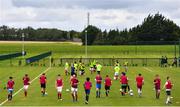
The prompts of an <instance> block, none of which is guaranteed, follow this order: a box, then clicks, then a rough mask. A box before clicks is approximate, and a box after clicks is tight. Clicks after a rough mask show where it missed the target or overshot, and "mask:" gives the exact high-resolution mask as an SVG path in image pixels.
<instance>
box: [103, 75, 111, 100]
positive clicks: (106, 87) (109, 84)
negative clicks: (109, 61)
mask: <svg viewBox="0 0 180 107" xmlns="http://www.w3.org/2000/svg"><path fill="white" fill-rule="evenodd" d="M104 84H105V90H106V92H105V93H106V96H107V97H108V96H109V91H110V87H111V85H112V80H111V78H110V77H109V75H106V78H105V82H104Z"/></svg>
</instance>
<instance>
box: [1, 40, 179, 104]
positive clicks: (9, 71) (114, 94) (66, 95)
mask: <svg viewBox="0 0 180 107" xmlns="http://www.w3.org/2000/svg"><path fill="white" fill-rule="evenodd" d="M21 45H22V44H20V43H0V54H6V53H11V52H12V53H13V52H19V51H21ZM84 48H85V47H84V46H80V45H76V44H71V43H25V50H26V51H27V56H25V57H30V56H33V55H37V54H39V53H43V52H47V51H49V50H52V52H53V56H52V57H54V58H60V57H65V58H79V57H81V56H82V57H84ZM136 50H137V51H136ZM177 51H178V50H177ZM162 55H167V56H168V57H174V46H173V45H166V46H160V45H156V46H154V45H153V46H151V45H146V46H88V57H96V58H112V57H113V56H114V57H117V58H149V57H150V58H159V57H161V56H162ZM14 63H16V65H17V62H13V64H14ZM46 63H48V62H46ZM48 64H49V63H48ZM16 65H14V66H10V60H5V61H0V104H2V103H3V106H86V105H85V104H84V98H85V96H84V89H83V83H84V81H85V78H86V77H87V76H88V77H90V78H91V81H92V83H93V87H92V90H91V95H90V101H89V105H88V106H164V105H165V98H166V96H165V90H162V91H161V97H160V99H159V100H156V99H155V92H154V90H153V79H154V76H155V74H159V75H160V76H161V79H162V85H163V84H164V82H165V79H166V76H170V77H171V78H172V81H173V83H174V87H173V90H172V96H173V99H172V101H173V104H172V105H173V106H180V91H179V89H180V82H179V81H180V78H179V73H180V69H179V68H170V67H168V68H160V67H150V66H147V67H142V66H138V67H132V66H131V67H129V72H128V73H127V76H128V77H129V79H130V81H129V84H130V86H131V88H132V89H133V91H134V96H129V95H127V96H125V97H122V96H121V95H120V92H119V89H120V84H119V80H118V81H115V80H113V85H112V87H111V92H110V96H109V97H105V93H104V88H102V90H101V93H102V97H101V98H100V99H96V97H95V81H94V79H95V75H96V74H92V75H91V74H90V72H89V67H86V74H85V76H78V79H79V81H80V84H79V90H78V95H79V101H78V102H77V103H73V102H72V98H71V94H70V92H66V91H65V90H66V89H70V84H69V78H70V76H65V75H64V68H63V67H59V66H56V67H51V68H49V66H16ZM123 70H124V69H123V68H121V71H123ZM42 72H46V75H47V81H48V82H47V92H48V96H45V97H42V96H41V93H40V85H39V79H38V76H39V75H40V74H41V73H42ZM25 73H28V74H29V76H30V78H31V80H33V82H32V83H31V85H30V87H29V90H28V97H27V98H25V97H24V96H23V90H22V87H23V83H22V77H23V76H24V74H25ZM138 73H142V75H143V76H144V78H145V85H144V87H143V97H142V98H138V95H137V89H136V84H135V77H136V75H137V74H138ZM57 74H61V75H62V77H63V79H64V83H65V86H64V88H63V101H58V100H57V95H56V89H55V87H54V82H55V79H56V76H57ZM106 74H109V75H110V77H111V78H113V74H114V72H113V67H112V66H103V69H102V77H103V78H104V77H105V75H106ZM9 76H13V77H14V80H15V83H16V84H15V91H14V93H15V96H14V97H13V101H12V102H8V101H7V102H6V101H5V100H6V97H7V90H6V89H4V87H5V84H6V82H7V80H8V77H9ZM4 101H5V102H4Z"/></svg>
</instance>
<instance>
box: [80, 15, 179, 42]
mask: <svg viewBox="0 0 180 107" xmlns="http://www.w3.org/2000/svg"><path fill="white" fill-rule="evenodd" d="M85 31H87V38H88V45H93V44H94V45H119V44H135V43H137V42H136V41H144V43H142V44H145V42H146V44H147V41H148V42H149V44H152V43H153V42H152V41H158V42H156V43H161V44H163V43H165V44H166V43H170V42H167V41H179V39H180V27H179V26H177V25H176V24H175V23H174V22H173V21H171V20H169V19H167V18H165V17H164V16H163V15H161V14H159V13H157V14H155V15H149V16H148V17H147V18H145V19H144V21H143V22H142V24H140V25H137V26H136V27H133V28H131V29H129V30H127V29H124V30H122V31H119V30H118V29H113V30H110V31H109V32H107V31H106V30H105V31H101V30H100V29H99V28H97V27H95V26H88V27H87V28H86V29H84V30H83V32H82V33H81V38H82V42H83V44H85ZM156 43H155V44H156Z"/></svg>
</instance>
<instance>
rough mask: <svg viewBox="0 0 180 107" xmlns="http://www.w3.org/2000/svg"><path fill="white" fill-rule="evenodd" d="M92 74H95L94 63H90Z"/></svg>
mask: <svg viewBox="0 0 180 107" xmlns="http://www.w3.org/2000/svg"><path fill="white" fill-rule="evenodd" d="M90 72H91V74H92V73H93V72H94V66H93V62H90Z"/></svg>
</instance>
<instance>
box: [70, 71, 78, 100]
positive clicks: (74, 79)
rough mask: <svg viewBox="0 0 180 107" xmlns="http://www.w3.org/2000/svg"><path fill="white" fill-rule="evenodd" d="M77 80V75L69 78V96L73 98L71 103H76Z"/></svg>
mask: <svg viewBox="0 0 180 107" xmlns="http://www.w3.org/2000/svg"><path fill="white" fill-rule="evenodd" d="M78 83H79V81H78V79H77V75H76V74H73V76H72V78H71V95H72V98H73V102H77V100H78V95H77V91H78Z"/></svg>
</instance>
